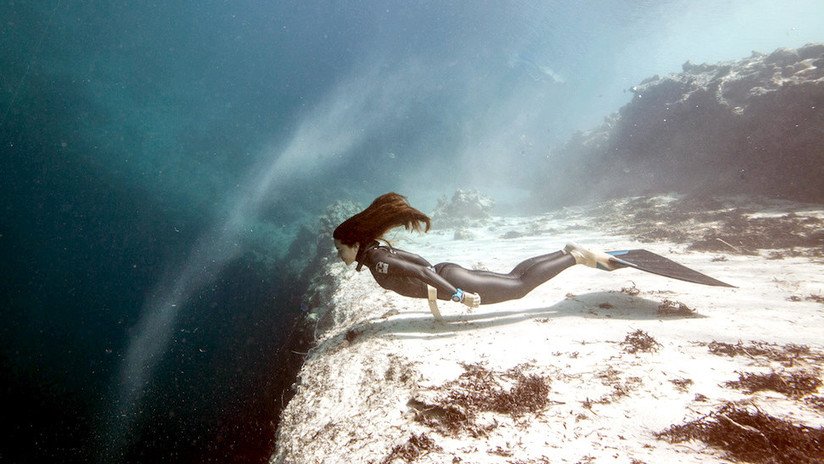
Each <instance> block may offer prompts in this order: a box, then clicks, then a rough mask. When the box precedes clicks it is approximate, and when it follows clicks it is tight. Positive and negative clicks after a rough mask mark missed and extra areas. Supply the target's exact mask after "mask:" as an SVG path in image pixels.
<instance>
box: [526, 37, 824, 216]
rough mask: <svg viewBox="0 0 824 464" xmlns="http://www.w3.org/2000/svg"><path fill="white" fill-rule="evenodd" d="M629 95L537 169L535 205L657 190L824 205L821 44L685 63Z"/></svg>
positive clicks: (823, 51) (823, 64) (823, 66)
mask: <svg viewBox="0 0 824 464" xmlns="http://www.w3.org/2000/svg"><path fill="white" fill-rule="evenodd" d="M630 90H631V91H632V92H633V94H634V96H633V98H632V101H631V102H630V103H628V104H627V105H625V106H624V107H622V108H621V109H620V110H619V112H618V113H617V114H614V115H612V116H610V117H609V118H607V120H606V121H605V122H604V124H603V125H602V126H600V127H598V128H596V129H594V130H592V131H590V132H587V133H579V134H576V135H575V136H574V137H573V138H572V139H571V140H570V141H569V142H568V143H567V144H566V145H565V147H564V148H563V149H562V150H561V153H559V155H558V156H557V157H554V158H553V164H552V165H547V166H546V167H545V168H544V169H542V170H541V171H540V172H541V175H542V176H543V177H542V179H541V180H540V182H536V188H535V193H534V196H535V198H536V203H538V202H539V201H541V202H546V199H547V198H551V199H552V201H553V202H554V203H555V204H556V205H563V204H565V203H569V202H576V201H580V200H581V199H593V198H609V197H611V196H621V195H638V194H656V193H662V192H679V193H684V194H702V195H704V194H710V195H729V194H759V195H766V196H771V197H775V198H781V199H788V200H796V201H806V202H816V203H822V202H824V189H822V188H820V186H821V179H822V178H824V152H822V150H821V147H822V146H824V129H822V128H824V44H810V45H806V46H804V47H801V48H798V49H784V48H782V49H778V50H775V51H774V52H772V53H769V54H762V53H756V52H754V53H753V54H752V55H751V56H750V57H748V58H745V59H742V60H738V61H728V62H721V63H717V64H700V65H695V64H692V63H689V62H687V63H685V64H684V65H683V69H682V72H681V73H677V74H671V75H669V76H665V77H659V76H654V77H651V78H649V79H646V80H644V81H643V82H641V83H640V84H638V85H637V86H635V87H632V89H630ZM559 160H560V161H559ZM547 176H548V177H549V179H550V181H547V178H546V177H547ZM553 176H555V181H552V179H553ZM560 176H563V178H561V177H560ZM569 180H577V181H580V182H577V183H576V182H569ZM576 185H577V186H576Z"/></svg>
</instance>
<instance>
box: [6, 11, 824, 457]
mask: <svg viewBox="0 0 824 464" xmlns="http://www.w3.org/2000/svg"><path fill="white" fill-rule="evenodd" d="M0 17H2V24H0V37H2V40H3V44H4V46H3V47H2V50H1V51H0V56H2V69H0V136H2V139H1V140H0V141H1V142H2V147H3V158H2V165H0V166H2V170H0V172H2V179H3V180H2V182H3V188H2V208H3V216H2V223H0V253H2V256H3V258H2V259H1V260H0V266H2V277H3V278H2V284H0V285H1V287H0V288H2V293H0V296H2V301H1V302H0V305H2V306H1V307H2V316H3V324H2V326H0V327H2V328H0V375H2V392H3V395H2V402H3V404H2V408H3V411H4V413H3V418H2V430H1V431H0V446H2V448H0V461H3V462H265V461H266V460H267V459H268V457H269V456H270V455H271V454H272V452H273V447H274V439H275V430H276V427H277V421H278V413H279V411H280V409H281V408H282V406H283V404H284V402H285V401H288V397H289V386H290V385H291V384H292V382H294V380H295V379H294V376H295V373H296V371H297V369H298V368H299V367H300V362H301V360H302V357H301V353H300V352H299V350H297V349H295V348H296V347H299V346H300V340H297V339H296V338H295V337H297V335H296V334H295V331H294V327H295V321H296V320H297V318H299V317H300V316H301V315H302V314H303V313H302V311H305V309H306V308H305V305H306V304H307V303H306V302H305V301H303V299H302V290H303V288H302V287H301V285H303V284H305V282H302V281H301V276H300V275H299V274H300V272H299V271H296V269H300V262H301V260H307V259H309V257H308V256H305V249H306V248H305V246H304V245H305V243H302V242H301V241H306V240H307V239H306V236H305V235H302V231H305V230H307V227H312V225H313V224H314V223H315V221H316V220H317V217H318V216H319V215H320V214H321V213H323V211H324V210H325V208H326V207H327V206H328V205H329V204H331V203H333V202H334V201H336V200H354V201H358V202H360V203H361V204H366V203H368V202H369V201H371V199H372V198H374V197H375V196H377V195H379V194H381V193H384V192H388V191H397V192H400V193H402V194H404V195H406V196H408V197H409V199H410V201H411V202H412V204H415V205H416V206H418V207H420V208H421V209H422V210H424V211H429V210H431V209H432V207H433V206H434V205H435V202H436V200H437V199H438V198H439V197H441V196H444V195H449V194H451V193H452V192H454V191H455V189H457V188H472V189H478V190H480V191H482V192H483V193H484V194H487V195H489V196H492V197H494V198H495V200H496V202H497V204H498V207H499V211H498V213H499V214H517V213H521V212H524V211H528V210H531V211H534V210H539V209H541V208H550V207H557V206H563V205H564V202H565V201H571V200H570V199H569V198H565V197H564V196H563V195H558V196H557V197H543V202H541V201H538V202H536V198H542V196H541V192H545V190H542V188H543V187H545V185H543V184H545V183H546V182H547V180H546V179H548V178H550V177H549V174H546V175H545V174H544V173H545V172H546V173H552V169H553V166H556V167H557V166H560V164H556V160H560V158H559V157H560V156H562V155H561V153H562V151H561V147H563V146H564V144H566V143H567V142H568V141H569V140H570V138H571V137H573V134H575V133H578V134H579V135H580V134H581V133H583V132H585V131H589V130H591V129H593V128H595V127H597V126H599V125H600V124H602V123H603V122H604V120H605V118H607V117H608V116H609V115H611V114H613V113H615V112H617V111H618V110H619V108H621V107H622V106H623V105H625V104H627V103H628V102H630V101H631V100H632V99H633V98H637V96H636V94H635V93H634V92H633V91H632V89H633V87H634V86H636V85H638V84H640V83H641V82H642V81H643V80H644V79H647V78H649V77H651V76H654V75H667V74H669V73H675V72H680V71H681V70H682V65H683V64H684V63H685V62H687V61H689V62H691V63H693V64H700V63H716V62H719V61H727V60H738V59H742V58H745V57H747V56H750V55H751V53H752V52H753V51H758V52H762V53H770V52H772V51H774V50H775V49H777V48H781V47H788V48H798V47H802V46H804V45H805V44H808V43H813V42H819V43H820V42H824V33H822V31H824V4H822V3H821V2H818V1H794V2H788V3H777V2H771V1H764V0H759V1H749V2H745V1H724V2H709V1H708V2H689V1H681V0H670V1H664V2H654V1H642V2H635V1H593V2H563V1H502V2H495V1H479V2H439V1H419V2H407V1H394V0H389V1H372V0H370V1H350V2H328V1H307V2H292V1H282V2H255V1H248V0H243V1H233V2H224V1H204V2H123V1H112V2H71V1H66V0H48V1H41V2H29V1H18V0H15V1H8V2H4V3H3V4H2V5H0ZM821 107H824V103H822V106H821ZM819 113H820V111H819ZM819 119H820V117H819ZM563 161H564V162H565V163H567V164H566V165H575V163H576V160H575V159H574V157H573V158H571V159H570V158H569V157H567V159H564V160H563ZM538 166H540V170H539V169H536V167H538ZM551 179H552V191H555V192H563V191H565V190H568V189H571V188H573V187H580V177H579V178H575V179H572V178H570V179H569V180H568V182H569V185H566V184H565V183H564V182H565V181H564V179H565V177H564V176H563V175H560V174H559V173H558V172H555V173H553V175H552V176H551ZM614 181H615V182H624V183H626V182H630V183H631V182H632V181H631V180H627V179H626V178H624V179H619V178H616V179H614ZM731 182H737V181H736V180H732V181H731ZM605 183H609V182H606V181H605V180H604V179H603V178H599V179H597V181H593V183H592V184H593V188H595V187H594V186H595V185H598V186H602V185H604V184H605ZM804 188H809V189H813V190H814V189H820V188H821V185H820V184H819V185H811V186H808V187H804ZM733 190H734V189H733ZM822 190H824V189H822ZM605 191H607V192H608V191H610V190H609V189H607V190H605ZM536 192H537V193H536ZM296 239H297V241H296ZM328 245H329V247H330V248H331V246H332V245H331V243H329V244H328ZM296 263H298V264H296ZM304 264H305V263H304Z"/></svg>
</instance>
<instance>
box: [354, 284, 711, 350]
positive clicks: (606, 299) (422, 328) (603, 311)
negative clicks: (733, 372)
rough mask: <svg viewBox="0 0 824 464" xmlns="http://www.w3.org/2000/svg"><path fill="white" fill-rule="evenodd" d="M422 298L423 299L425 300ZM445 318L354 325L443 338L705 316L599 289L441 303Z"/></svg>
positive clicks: (414, 316) (366, 330) (375, 332)
mask: <svg viewBox="0 0 824 464" xmlns="http://www.w3.org/2000/svg"><path fill="white" fill-rule="evenodd" d="M422 301H423V300H422ZM424 304H425V302H424ZM442 306H443V307H442V308H441V312H442V313H444V316H443V318H444V321H443V322H436V321H435V319H434V318H433V317H432V314H431V313H429V312H428V311H427V312H423V311H421V312H415V313H401V314H399V315H395V316H391V317H380V318H375V319H371V320H369V321H366V322H364V323H363V324H360V325H359V326H358V327H356V328H355V330H357V331H358V332H360V334H361V335H363V336H370V335H371V336H379V337H382V336H392V337H393V338H424V339H429V338H444V337H451V336H453V335H454V334H455V333H457V332H465V331H470V330H479V329H488V328H493V327H500V326H505V325H509V324H517V323H519V322H523V321H527V320H536V321H541V322H543V321H548V320H551V319H556V318H561V317H581V318H593V319H624V320H668V319H690V318H702V317H706V316H702V315H700V314H697V313H694V312H690V313H680V314H662V313H661V312H660V311H659V307H660V306H661V302H660V301H654V300H649V299H646V298H640V297H637V296H631V295H627V294H625V293H621V292H597V293H587V294H584V295H576V296H573V297H568V298H567V299H565V300H562V301H559V302H558V303H556V304H554V305H552V306H549V307H543V308H532V309H524V310H517V311H514V310H508V309H507V303H498V304H495V305H489V306H482V307H481V309H479V310H475V311H473V312H469V313H462V314H449V313H450V312H452V311H455V309H453V308H457V307H456V306H453V307H448V306H446V304H445V303H444V304H442Z"/></svg>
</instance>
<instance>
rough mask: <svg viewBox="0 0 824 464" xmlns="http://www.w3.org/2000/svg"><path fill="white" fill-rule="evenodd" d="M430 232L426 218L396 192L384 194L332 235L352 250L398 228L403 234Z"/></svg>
mask: <svg viewBox="0 0 824 464" xmlns="http://www.w3.org/2000/svg"><path fill="white" fill-rule="evenodd" d="M422 225H423V226H425V229H424V232H429V227H430V226H431V220H430V219H429V216H427V215H426V214H423V213H422V212H420V211H418V210H417V209H415V208H413V207H411V206H409V203H408V202H407V201H406V197H404V196H402V195H399V194H397V193H395V192H390V193H385V194H383V195H381V196H379V197H378V198H375V201H373V202H372V204H371V205H369V207H368V208H366V209H365V210H363V211H361V212H360V213H358V214H356V215H354V216H352V217H350V218H349V219H347V220H345V221H343V222H342V223H341V225H339V226H338V227H337V228H336V229H335V232H334V233H333V234H332V237H334V238H335V239H337V240H340V241H341V242H342V243H343V244H345V245H349V246H352V245H354V244H355V243H360V244H361V246H366V245H368V244H370V243H372V241H373V240H377V239H379V238H381V237H382V236H383V234H385V233H386V232H387V231H389V230H390V229H393V228H395V227H398V226H404V227H405V228H406V230H416V231H419V232H420V230H421V226H422Z"/></svg>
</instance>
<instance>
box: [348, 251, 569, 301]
mask: <svg viewBox="0 0 824 464" xmlns="http://www.w3.org/2000/svg"><path fill="white" fill-rule="evenodd" d="M356 260H357V262H358V267H357V270H358V271H360V270H361V267H362V266H366V267H368V268H369V270H370V271H371V272H372V276H373V277H374V278H375V280H376V281H377V282H378V285H380V286H381V287H383V288H385V289H387V290H392V291H394V292H397V293H399V294H401V295H404V296H409V297H413V298H427V296H428V292H427V288H426V286H427V284H428V285H431V286H433V287H435V288H436V289H438V299H441V300H448V299H450V298H451V297H452V295H454V294H455V292H456V291H457V289H458V288H460V289H461V290H463V291H464V292H471V293H477V294H478V295H480V296H481V304H492V303H500V302H502V301H507V300H515V299H518V298H521V297H523V296H524V295H526V294H527V293H529V292H531V291H532V290H533V289H534V288H535V287H537V286H538V285H541V284H542V283H544V282H546V281H547V280H549V279H551V278H553V277H555V276H556V275H558V273H559V272H561V271H563V270H564V269H566V268H568V267H570V266H572V265H574V264H575V258H573V257H572V256H570V255H568V254H565V253H564V252H563V251H556V252H554V253H550V254H546V255H541V256H536V257H534V258H530V259H527V260H526V261H523V262H522V263H520V264H518V265H517V266H515V268H514V269H513V270H512V271H510V272H509V274H499V273H497V272H489V271H475V270H470V269H465V268H463V267H461V266H459V265H457V264H453V263H440V264H436V265H434V266H433V265H431V264H429V262H428V261H427V260H425V259H423V258H422V257H420V256H418V255H416V254H413V253H408V252H406V251H403V250H398V249H397V248H390V247H387V246H381V245H379V244H378V242H372V243H371V244H370V245H368V246H366V247H362V248H361V249H360V250H359V252H358V255H357V257H356Z"/></svg>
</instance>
